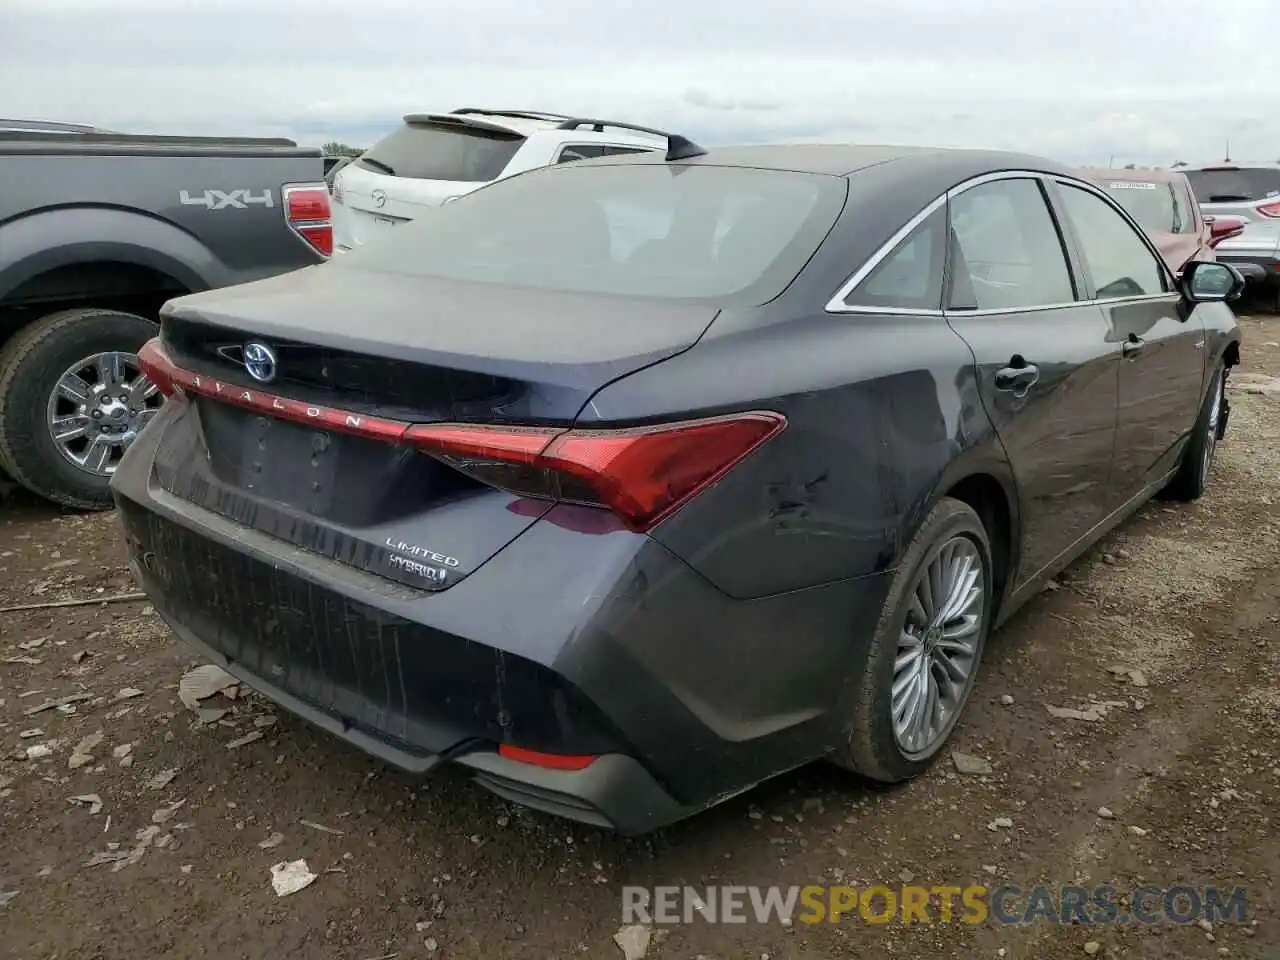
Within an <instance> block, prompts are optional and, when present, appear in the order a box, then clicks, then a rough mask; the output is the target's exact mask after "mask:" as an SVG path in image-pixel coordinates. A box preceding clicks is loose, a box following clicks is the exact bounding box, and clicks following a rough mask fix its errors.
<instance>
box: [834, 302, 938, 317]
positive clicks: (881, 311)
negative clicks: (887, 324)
mask: <svg viewBox="0 0 1280 960" xmlns="http://www.w3.org/2000/svg"><path fill="white" fill-rule="evenodd" d="M827 312H828V313H863V314H868V315H873V316H879V317H885V316H888V317H942V316H946V314H945V313H944V312H943V311H941V310H922V309H920V308H919V307H874V306H869V305H867V304H864V303H859V304H856V305H849V304H846V305H844V306H842V307H841V308H840V309H839V310H830V309H828V310H827Z"/></svg>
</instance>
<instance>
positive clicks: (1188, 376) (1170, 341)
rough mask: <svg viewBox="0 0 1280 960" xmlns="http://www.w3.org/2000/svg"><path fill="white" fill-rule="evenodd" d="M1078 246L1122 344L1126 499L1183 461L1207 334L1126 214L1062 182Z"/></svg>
mask: <svg viewBox="0 0 1280 960" xmlns="http://www.w3.org/2000/svg"><path fill="white" fill-rule="evenodd" d="M1054 195H1055V198H1057V199H1060V202H1061V206H1062V210H1063V212H1064V219H1065V220H1066V222H1067V223H1068V225H1069V229H1070V231H1071V232H1072V233H1073V234H1074V237H1075V239H1076V242H1077V243H1078V245H1079V250H1080V254H1081V260H1082V261H1083V265H1084V268H1085V282H1086V284H1087V287H1088V289H1089V295H1090V296H1091V297H1093V298H1095V299H1096V302H1097V304H1098V305H1099V307H1100V309H1102V310H1103V311H1104V312H1105V313H1106V315H1107V318H1108V320H1109V323H1110V326H1111V328H1112V329H1113V330H1114V331H1115V336H1116V337H1117V339H1119V341H1120V346H1121V351H1122V356H1123V360H1122V362H1121V364H1120V379H1119V397H1120V413H1119V422H1118V427H1117V436H1116V454H1115V460H1114V465H1113V468H1112V470H1113V472H1112V485H1113V486H1114V487H1115V490H1116V495H1117V506H1118V505H1119V504H1120V503H1123V502H1125V501H1127V500H1128V499H1129V498H1131V497H1134V496H1137V495H1139V494H1140V493H1142V492H1143V490H1144V489H1145V488H1146V487H1147V486H1149V485H1150V484H1152V483H1154V482H1156V481H1158V480H1160V479H1161V478H1162V477H1163V476H1164V475H1165V474H1167V473H1168V472H1169V470H1171V469H1172V468H1173V467H1174V466H1175V465H1176V463H1177V457H1178V454H1179V453H1180V452H1181V449H1182V446H1183V441H1185V440H1186V438H1187V435H1188V433H1189V432H1190V430H1191V426H1192V424H1194V423H1195V419H1196V415H1197V413H1198V411H1199V409H1200V399H1201V396H1202V391H1203V384H1204V364H1205V332H1204V326H1203V324H1202V323H1201V322H1200V321H1199V320H1198V319H1197V318H1196V317H1195V316H1194V314H1192V313H1191V311H1190V310H1189V309H1187V306H1186V304H1185V303H1184V302H1183V300H1182V297H1181V296H1180V294H1178V292H1177V291H1176V290H1175V289H1174V284H1173V280H1172V278H1171V277H1170V276H1169V273H1168V271H1166V270H1165V269H1164V268H1163V264H1162V263H1161V259H1160V257H1158V256H1157V255H1156V253H1155V251H1153V250H1152V249H1151V247H1150V245H1149V244H1148V243H1147V241H1146V240H1145V239H1144V238H1143V236H1142V234H1141V232H1140V231H1138V230H1136V229H1135V228H1134V227H1133V226H1132V225H1131V224H1130V223H1129V221H1128V220H1126V219H1125V217H1124V216H1123V215H1122V214H1121V213H1120V211H1118V210H1117V209H1115V207H1113V206H1112V205H1111V204H1110V203H1108V202H1107V201H1106V200H1105V199H1103V198H1102V197H1101V196H1099V195H1098V194H1096V193H1094V192H1093V191H1092V190H1088V189H1086V188H1085V187H1083V186H1081V185H1079V184H1076V183H1072V182H1070V181H1066V180H1059V181H1057V182H1056V183H1055V184H1054Z"/></svg>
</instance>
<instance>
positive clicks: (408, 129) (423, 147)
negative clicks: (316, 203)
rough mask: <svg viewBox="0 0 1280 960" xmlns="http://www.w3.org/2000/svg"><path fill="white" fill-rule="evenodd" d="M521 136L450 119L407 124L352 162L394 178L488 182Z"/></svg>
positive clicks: (518, 146)
mask: <svg viewBox="0 0 1280 960" xmlns="http://www.w3.org/2000/svg"><path fill="white" fill-rule="evenodd" d="M523 143H524V137H522V136H521V135H520V134H518V133H506V132H504V131H501V130H486V129H484V128H482V127H472V126H465V125H463V124H457V125H454V124H448V123H406V124H405V125H404V126H402V127H401V128H400V129H398V130H396V131H395V132H393V133H391V134H388V135H387V136H385V137H383V138H382V139H381V140H379V141H378V142H377V143H375V144H374V145H373V146H372V147H370V148H369V149H368V150H366V151H365V152H364V154H363V155H362V156H361V157H360V158H359V159H358V160H357V161H356V163H358V164H360V165H361V166H363V167H365V168H367V169H369V170H374V171H376V172H378V173H385V174H388V175H390V176H394V177H410V178H412V179H414V180H453V181H457V182H461V183H488V182H489V181H490V180H494V179H496V178H497V177H498V175H499V174H501V173H502V171H503V170H505V169H506V166H507V164H508V163H510V162H511V158H512V157H514V156H515V154H516V151H517V150H519V149H520V145H521V144H523Z"/></svg>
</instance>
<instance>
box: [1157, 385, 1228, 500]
mask: <svg viewBox="0 0 1280 960" xmlns="http://www.w3.org/2000/svg"><path fill="white" fill-rule="evenodd" d="M1226 389H1227V370H1226V367H1225V366H1223V365H1219V366H1218V369H1217V370H1215V371H1214V374H1213V379H1212V380H1211V381H1210V383H1209V390H1208V392H1207V393H1206V394H1205V398H1204V402H1203V403H1202V404H1201V405H1200V416H1199V417H1197V418H1196V424H1195V426H1194V427H1193V428H1192V430H1191V439H1190V440H1188V441H1187V448H1186V450H1184V451H1183V453H1182V462H1181V463H1180V464H1179V465H1178V472H1177V473H1175V474H1174V475H1173V479H1172V480H1170V481H1169V485H1168V486H1167V487H1166V488H1165V493H1166V495H1167V496H1169V497H1172V498H1173V499H1175V500H1186V501H1191V500H1198V499H1200V497H1201V496H1202V495H1203V494H1204V492H1205V490H1206V489H1208V486H1209V477H1210V475H1211V474H1212V472H1213V460H1214V456H1215V455H1216V454H1217V452H1218V441H1219V440H1221V439H1222V436H1223V433H1224V432H1225V431H1226V426H1227V418H1226V411H1227V398H1226Z"/></svg>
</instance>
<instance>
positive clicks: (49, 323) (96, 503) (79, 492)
mask: <svg viewBox="0 0 1280 960" xmlns="http://www.w3.org/2000/svg"><path fill="white" fill-rule="evenodd" d="M156 329H157V328H156V325H155V324H153V323H151V322H150V321H148V320H146V319H144V318H142V317H139V316H135V315H134V314H130V313H121V312H119V311H116V310H100V309H94V308H82V309H75V310H66V311H62V312H59V313H55V314H51V315H50V316H47V317H44V318H43V319H41V320H38V321H36V322H35V323H33V324H31V325H30V326H28V327H26V328H24V329H22V330H21V331H19V332H18V333H17V334H16V335H15V336H14V337H13V338H12V339H11V340H10V341H9V342H8V343H7V344H5V346H4V349H3V350H0V468H3V470H4V471H5V472H6V473H8V474H9V475H10V476H12V477H13V479H14V480H16V481H18V482H19V483H21V484H22V485H23V486H24V487H26V488H27V489H29V490H31V491H32V492H34V493H36V494H39V495H40V496H42V497H45V498H46V499H49V500H52V501H54V502H55V503H59V504H62V505H63V506H68V507H74V508H77V509H84V510H102V509H106V508H108V507H110V506H111V494H110V492H109V490H108V488H107V484H108V483H109V482H110V481H111V476H112V474H114V473H115V470H116V466H117V464H119V462H120V458H121V456H123V454H124V451H125V450H127V449H128V447H129V445H130V444H132V443H133V440H134V438H135V437H137V435H138V432H139V431H140V430H141V429H142V427H143V426H145V425H146V423H147V422H148V421H149V420H150V419H151V418H152V417H153V416H154V415H155V412H156V411H157V410H158V409H159V407H160V404H161V402H162V401H163V398H162V397H161V396H160V394H159V393H158V392H157V391H156V389H155V387H154V386H153V385H152V384H151V383H150V382H149V381H148V380H147V379H146V377H144V376H143V374H142V371H141V369H140V368H139V367H138V350H139V349H140V348H141V347H142V345H143V344H144V343H145V342H146V341H147V340H148V339H150V338H151V337H153V336H155V333H156Z"/></svg>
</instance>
